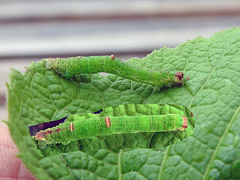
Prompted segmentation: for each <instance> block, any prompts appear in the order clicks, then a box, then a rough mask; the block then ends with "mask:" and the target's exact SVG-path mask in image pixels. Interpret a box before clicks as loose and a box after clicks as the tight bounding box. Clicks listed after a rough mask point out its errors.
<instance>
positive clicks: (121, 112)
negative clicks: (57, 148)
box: [33, 104, 188, 145]
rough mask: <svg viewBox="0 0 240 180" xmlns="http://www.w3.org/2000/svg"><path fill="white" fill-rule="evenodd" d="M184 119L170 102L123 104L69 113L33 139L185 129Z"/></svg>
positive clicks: (61, 140) (68, 139) (57, 140)
mask: <svg viewBox="0 0 240 180" xmlns="http://www.w3.org/2000/svg"><path fill="white" fill-rule="evenodd" d="M143 114H144V115H143ZM187 122H188V119H187V116H186V115H185V113H184V112H183V111H181V110H179V109H177V108H175V107H174V106H171V105H170V106H169V105H158V104H126V105H119V106H115V107H108V108H105V109H103V111H102V112H101V113H100V114H92V113H84V114H74V115H70V116H69V117H68V118H67V120H66V121H65V122H64V123H63V124H60V125H58V126H56V127H53V128H49V129H46V130H43V131H39V132H38V133H37V134H36V136H33V138H34V139H36V140H38V141H43V142H45V143H46V144H56V143H61V144H64V145H66V144H68V143H70V142H71V141H75V140H79V139H83V138H90V137H96V136H107V135H114V134H123V133H139V132H166V131H184V130H185V129H186V128H187V127H188V124H187Z"/></svg>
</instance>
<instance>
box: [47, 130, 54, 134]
mask: <svg viewBox="0 0 240 180" xmlns="http://www.w3.org/2000/svg"><path fill="white" fill-rule="evenodd" d="M51 133H53V131H52V130H47V131H46V132H45V134H51Z"/></svg>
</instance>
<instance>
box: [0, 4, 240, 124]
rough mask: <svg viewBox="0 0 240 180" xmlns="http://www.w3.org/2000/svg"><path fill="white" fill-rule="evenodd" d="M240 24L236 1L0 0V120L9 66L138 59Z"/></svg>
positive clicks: (21, 67) (4, 115) (4, 117)
mask: <svg viewBox="0 0 240 180" xmlns="http://www.w3.org/2000/svg"><path fill="white" fill-rule="evenodd" d="M236 26H240V1H238V0H228V1H224V0H223V1H221V0H216V1H214V0H201V1H196V0H145V1H139V0H126V1H123V0H112V1H110V0H105V1H104V0H101V1H92V0H88V1H85V0H78V1H77V0H68V1H63V0H62V1H61V0H60V1H59V0H58V1H57V0H34V1H33V0H31V1H30V0H21V1H17V0H0V124H2V125H4V126H6V125H5V124H3V123H2V122H1V120H7V119H8V112H7V108H6V96H7V89H6V85H5V83H6V82H8V81H9V78H8V75H7V73H9V72H10V70H9V68H10V67H13V68H15V69H17V70H19V71H20V72H22V73H24V72H25V68H24V67H27V66H29V65H30V62H31V61H33V62H38V61H40V60H41V59H43V58H49V57H51V58H54V57H71V56H79V55H81V56H91V55H111V54H114V55H115V56H116V57H117V58H118V59H121V60H127V59H129V58H131V57H138V58H143V57H145V56H146V55H147V54H149V53H151V52H152V51H153V50H154V49H160V48H162V47H163V46H167V47H169V48H174V47H176V46H178V45H179V44H180V43H184V42H185V41H187V40H188V39H194V38H196V37H197V36H202V37H204V38H210V37H211V36H213V35H214V33H215V32H219V31H222V30H224V29H229V28H233V27H236Z"/></svg>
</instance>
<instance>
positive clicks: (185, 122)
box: [179, 116, 188, 131]
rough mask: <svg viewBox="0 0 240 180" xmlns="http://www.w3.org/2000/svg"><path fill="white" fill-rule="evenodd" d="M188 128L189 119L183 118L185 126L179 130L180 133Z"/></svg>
mask: <svg viewBox="0 0 240 180" xmlns="http://www.w3.org/2000/svg"><path fill="white" fill-rule="evenodd" d="M187 127H188V125H187V118H186V117H185V116H183V125H182V127H181V128H180V129H179V130H180V131H184V130H185V129H186V128H187Z"/></svg>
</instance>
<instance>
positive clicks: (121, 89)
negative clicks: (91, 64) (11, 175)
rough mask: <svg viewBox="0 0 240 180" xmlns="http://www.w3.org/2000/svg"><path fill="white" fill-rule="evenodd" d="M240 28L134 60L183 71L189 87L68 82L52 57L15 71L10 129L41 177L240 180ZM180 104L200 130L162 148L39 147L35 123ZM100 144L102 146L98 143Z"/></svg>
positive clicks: (111, 80)
mask: <svg viewBox="0 0 240 180" xmlns="http://www.w3.org/2000/svg"><path fill="white" fill-rule="evenodd" d="M239 48H240V29H239V28H233V29H230V30H225V31H222V32H220V33H217V34H215V35H214V36H213V37H212V38H210V39H204V38H201V37H198V38H196V39H194V40H191V41H187V42H186V43H183V44H181V45H179V46H178V47H176V48H175V49H168V48H166V47H165V48H163V49H161V50H155V51H153V52H152V53H151V54H149V55H148V56H147V57H146V58H144V59H136V58H132V59H130V60H129V61H128V62H127V63H129V64H132V65H134V66H136V67H140V68H145V69H149V70H160V71H163V70H169V71H182V72H183V73H184V74H185V77H186V76H189V80H188V81H186V83H185V84H184V86H183V87H176V88H170V89H161V91H160V92H159V91H158V90H157V88H156V87H154V86H151V85H147V84H142V83H136V82H133V81H130V80H127V79H123V78H120V77H118V76H116V75H108V76H106V77H102V76H100V75H98V74H94V75H80V76H77V77H75V78H74V79H73V80H66V79H64V78H62V77H61V76H60V75H58V74H56V73H55V72H54V71H52V70H46V67H45V63H44V61H40V62H39V63H32V64H31V66H30V67H29V68H27V72H26V73H25V74H24V75H22V74H20V73H19V72H18V71H16V70H14V69H12V71H11V74H10V82H9V84H8V85H7V86H8V109H9V122H8V125H9V129H10V132H11V135H12V138H13V140H14V141H15V143H16V145H17V146H18V149H19V151H20V153H19V154H18V156H19V157H20V158H21V160H22V161H23V162H24V163H25V165H26V166H27V167H28V168H29V169H30V170H31V171H32V173H33V174H34V175H35V176H36V177H37V178H38V179H152V180H155V179H164V180H165V179H166V180H169V179H174V180H175V179H193V180H198V179H199V180H200V179H232V180H233V179H236V180H237V179H240V174H239V168H240V78H239V77H240V52H239ZM131 103H134V104H144V103H147V104H154V103H157V104H178V105H182V106H185V107H187V108H189V109H190V110H191V111H192V112H193V114H194V116H195V118H196V126H195V131H194V134H193V135H192V136H190V137H188V138H186V139H184V140H183V141H181V142H180V143H178V144H174V145H171V146H167V147H164V148H160V147H162V146H158V147H159V148H156V149H121V150H118V151H112V150H108V149H91V148H90V149H89V148H85V149H84V150H83V151H79V146H78V144H77V143H78V142H76V141H75V142H72V144H71V145H69V146H55V147H49V148H47V149H46V150H45V152H44V154H45V155H46V154H47V155H48V156H47V157H44V155H43V154H42V153H43V152H41V151H39V150H38V149H37V147H36V144H35V142H34V141H33V140H32V139H31V136H30V133H29V130H28V127H29V126H31V125H36V124H39V123H42V122H47V121H50V120H58V119H60V118H62V117H65V116H68V115H69V114H75V113H85V112H94V111H97V110H99V109H101V108H104V107H109V106H116V105H119V104H131ZM90 144H92V145H93V144H94V143H90Z"/></svg>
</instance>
